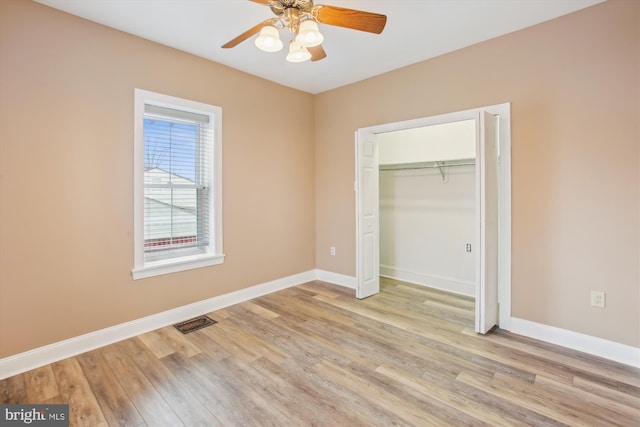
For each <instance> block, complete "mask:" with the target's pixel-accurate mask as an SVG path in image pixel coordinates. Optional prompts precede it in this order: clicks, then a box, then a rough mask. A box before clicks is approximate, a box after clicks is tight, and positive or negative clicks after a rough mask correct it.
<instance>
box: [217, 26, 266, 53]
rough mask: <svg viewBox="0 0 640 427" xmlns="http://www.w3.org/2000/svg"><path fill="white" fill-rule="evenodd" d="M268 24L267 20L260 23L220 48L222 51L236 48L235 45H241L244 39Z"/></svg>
mask: <svg viewBox="0 0 640 427" xmlns="http://www.w3.org/2000/svg"><path fill="white" fill-rule="evenodd" d="M268 22H269V20H268V19H267V20H266V21H262V22H261V23H259V24H258V25H256V26H255V27H251V28H249V29H248V30H247V31H245V32H244V33H242V34H240V35H239V36H238V37H236V38H235V39H233V40H231V41H228V42H227V43H225V44H223V45H222V48H223V49H229V48H231V47H236V46H237V45H239V44H240V43H242V42H243V41H245V40H246V39H248V38H249V37H251V36H252V35H254V34H256V33H258V32H259V31H260V30H261V29H262V27H264V26H265V25H266V24H267V23H268Z"/></svg>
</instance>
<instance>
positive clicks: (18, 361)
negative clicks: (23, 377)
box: [0, 270, 317, 379]
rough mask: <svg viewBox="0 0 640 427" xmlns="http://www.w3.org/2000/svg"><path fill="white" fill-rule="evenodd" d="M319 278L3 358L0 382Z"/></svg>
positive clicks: (295, 278) (310, 274)
mask: <svg viewBox="0 0 640 427" xmlns="http://www.w3.org/2000/svg"><path fill="white" fill-rule="evenodd" d="M316 275H317V273H316V271H315V270H310V271H306V272H304V273H299V274H294V275H292V276H288V277H284V278H282V279H277V280H273V281H270V282H266V283H262V284H259V285H255V286H251V287H249V288H245V289H241V290H239V291H235V292H231V293H228V294H224V295H220V296H217V297H213V298H209V299H206V300H203V301H198V302H195V303H193V304H189V305H185V306H182V307H177V308H174V309H171V310H167V311H164V312H162V313H158V314H154V315H151V316H147V317H143V318H141V319H136V320H132V321H130V322H126V323H122V324H119V325H115V326H112V327H109V328H105V329H101V330H99V331H95V332H90V333H88V334H85V335H80V336H78V337H73V338H69V339H67V340H64V341H59V342H56V343H53V344H49V345H46V346H44V347H39V348H36V349H33V350H29V351H26V352H24V353H20V354H16V355H13V356H9V357H6V358H4V359H0V379H4V378H8V377H11V376H13V375H17V374H20V373H22V372H26V371H29V370H31V369H35V368H38V367H40V366H44V365H47V364H49V363H53V362H57V361H59V360H62V359H66V358H67V357H72V356H75V355H78V354H81V353H84V352H87V351H90V350H94V349H96V348H99V347H103V346H105V345H108V344H112V343H114V342H117V341H122V340H124V339H127V338H131V337H133V336H136V335H140V334H144V333H146V332H149V331H152V330H154V329H158V328H162V327H165V326H168V325H173V324H175V323H178V322H180V321H183V320H187V319H191V318H193V317H197V316H201V315H203V314H206V313H210V312H212V311H215V310H219V309H221V308H225V307H229V306H230V305H233V304H238V303H240V302H243V301H248V300H250V299H253V298H257V297H259V296H262V295H266V294H269V293H272V292H276V291H279V290H282V289H286V288H289V287H291V286H296V285H299V284H302V283H306V282H310V281H312V280H315V279H316Z"/></svg>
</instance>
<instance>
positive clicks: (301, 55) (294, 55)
mask: <svg viewBox="0 0 640 427" xmlns="http://www.w3.org/2000/svg"><path fill="white" fill-rule="evenodd" d="M308 59H311V53H309V51H308V50H307V48H306V47H304V46H300V44H298V42H297V41H296V40H291V43H289V53H288V54H287V61H289V62H304V61H306V60H308Z"/></svg>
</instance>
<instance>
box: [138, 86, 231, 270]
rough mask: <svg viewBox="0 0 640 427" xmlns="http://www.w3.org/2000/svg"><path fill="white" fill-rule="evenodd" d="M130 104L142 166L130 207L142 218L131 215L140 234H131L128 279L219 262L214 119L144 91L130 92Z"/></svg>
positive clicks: (219, 242)
mask: <svg viewBox="0 0 640 427" xmlns="http://www.w3.org/2000/svg"><path fill="white" fill-rule="evenodd" d="M142 95H146V96H142ZM152 95H156V97H157V99H156V97H154V96H152ZM139 98H140V99H139ZM167 99H169V100H173V101H176V105H171V104H169V103H167ZM158 100H159V101H158ZM178 101H182V102H178ZM136 103H137V104H138V103H140V105H137V106H136V109H137V116H138V118H137V119H136V120H139V121H141V123H137V126H139V128H137V130H136V141H137V147H138V148H137V149H136V150H137V151H136V153H137V163H140V162H141V161H142V163H143V165H142V167H141V165H140V164H138V165H137V170H138V172H136V173H140V170H142V176H141V177H140V178H141V179H140V178H138V180H139V181H138V182H141V184H142V185H141V188H138V187H136V190H137V191H136V194H137V195H136V206H138V211H141V212H142V213H141V214H140V213H138V214H136V215H135V217H136V227H138V228H140V229H141V230H136V239H135V240H136V242H135V244H136V248H135V252H136V260H135V261H136V266H135V267H134V271H133V274H134V278H139V277H148V276H150V275H156V274H163V273H165V272H172V271H180V270H183V269H186V268H191V267H186V268H182V267H180V268H177V269H176V268H170V269H169V270H167V268H165V267H166V266H167V265H175V264H176V263H180V262H183V263H184V262H185V261H186V262H187V263H189V262H191V263H193V261H194V260H196V261H197V263H196V264H197V265H195V266H194V267H200V266H203V263H202V259H203V257H207V256H208V257H212V256H213V257H216V256H217V257H221V256H222V254H221V247H220V246H221V241H222V240H221V236H219V235H218V234H221V229H222V228H221V224H220V222H221V218H220V212H221V210H220V206H216V205H219V204H220V202H221V197H219V194H216V192H219V189H220V188H221V186H220V183H219V177H220V171H219V170H217V171H216V170H215V169H216V165H219V162H218V163H216V162H214V160H216V159H215V158H214V153H217V152H219V150H215V149H214V148H215V147H214V144H215V143H216V142H217V141H216V136H217V135H219V129H217V127H219V126H220V122H219V117H218V120H216V117H215V114H212V112H209V111H198V110H197V109H194V108H185V107H184V106H185V105H190V106H192V105H193V104H197V103H193V102H190V101H186V100H180V99H178V98H172V97H166V96H162V95H159V94H153V93H149V92H145V91H136ZM198 105H199V104H198ZM207 107H211V106H207ZM211 108H212V109H215V108H218V107H211ZM140 116H141V117H140ZM140 125H141V126H140ZM140 130H141V131H140ZM139 139H141V141H138V140H139ZM141 158H142V159H141ZM218 169H219V167H218ZM216 172H217V173H216ZM140 196H142V197H140ZM220 262H222V261H221V260H217V261H215V262H205V264H204V265H212V264H217V263H220ZM150 269H151V270H155V271H152V272H149V270H150ZM141 272H142V273H141ZM137 276H138V277H137Z"/></svg>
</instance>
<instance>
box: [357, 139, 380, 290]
mask: <svg viewBox="0 0 640 427" xmlns="http://www.w3.org/2000/svg"><path fill="white" fill-rule="evenodd" d="M356 188H357V189H358V190H359V191H356V196H357V200H356V233H357V245H356V259H357V261H356V276H357V278H358V284H357V287H356V297H357V298H360V299H362V298H366V297H369V296H371V295H374V294H377V293H379V292H380V255H379V253H380V237H379V236H380V231H379V200H378V198H379V195H378V144H377V143H376V136H375V135H374V134H373V133H370V132H366V131H364V130H358V132H357V133H356Z"/></svg>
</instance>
